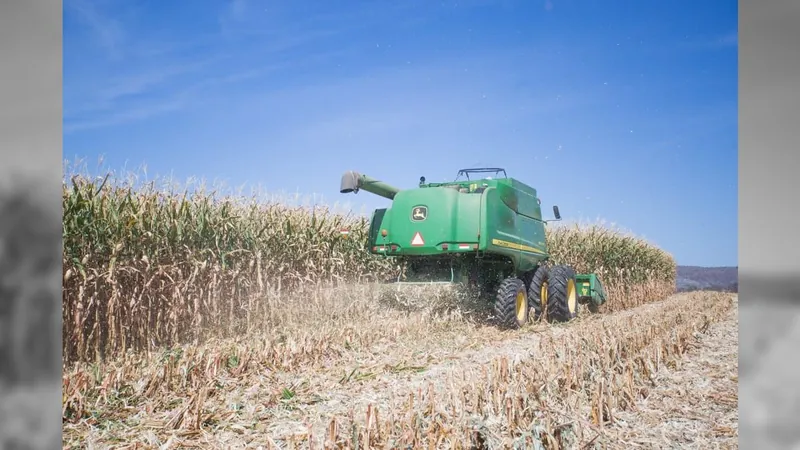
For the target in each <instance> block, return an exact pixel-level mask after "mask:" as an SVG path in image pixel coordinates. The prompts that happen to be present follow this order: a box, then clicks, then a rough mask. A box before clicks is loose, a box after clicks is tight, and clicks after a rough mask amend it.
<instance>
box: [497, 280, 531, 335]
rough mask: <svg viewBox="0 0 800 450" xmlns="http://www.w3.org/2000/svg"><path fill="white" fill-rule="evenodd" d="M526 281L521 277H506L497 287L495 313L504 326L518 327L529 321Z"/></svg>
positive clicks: (500, 323)
mask: <svg viewBox="0 0 800 450" xmlns="http://www.w3.org/2000/svg"><path fill="white" fill-rule="evenodd" d="M526 291H527V290H526V289H525V283H524V282H523V281H522V280H520V279H519V278H515V277H511V278H506V279H505V280H503V281H502V282H501V283H500V286H499V288H498V289H497V298H496V299H495V302H494V315H495V317H496V318H497V321H498V322H499V325H500V326H501V327H503V328H511V329H517V328H520V327H522V326H523V325H525V324H526V323H527V322H528V315H529V311H528V309H529V305H528V293H527V292H526Z"/></svg>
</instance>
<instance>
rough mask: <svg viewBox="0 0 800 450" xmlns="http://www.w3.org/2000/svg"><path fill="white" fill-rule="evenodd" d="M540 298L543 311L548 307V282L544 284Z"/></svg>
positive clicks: (540, 291) (540, 290)
mask: <svg viewBox="0 0 800 450" xmlns="http://www.w3.org/2000/svg"><path fill="white" fill-rule="evenodd" d="M539 298H540V299H541V303H542V310H544V308H545V306H547V281H544V282H542V287H541V289H539Z"/></svg>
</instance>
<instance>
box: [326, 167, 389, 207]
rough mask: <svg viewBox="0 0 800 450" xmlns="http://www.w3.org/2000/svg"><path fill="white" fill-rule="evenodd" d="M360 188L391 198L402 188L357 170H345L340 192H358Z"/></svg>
mask: <svg viewBox="0 0 800 450" xmlns="http://www.w3.org/2000/svg"><path fill="white" fill-rule="evenodd" d="M360 190H364V191H367V192H371V193H373V194H375V195H379V196H381V197H383V198H388V199H389V200H393V199H394V196H395V195H397V193H398V192H400V189H398V188H396V187H394V186H390V185H388V184H386V183H384V182H382V181H378V180H376V179H374V178H370V177H368V176H366V175H361V174H360V173H358V172H356V171H353V170H348V171H347V172H345V173H344V175H342V183H341V185H340V187H339V192H341V193H342V194H349V193H351V192H353V193H358V191H360Z"/></svg>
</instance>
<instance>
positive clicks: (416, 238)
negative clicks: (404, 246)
mask: <svg viewBox="0 0 800 450" xmlns="http://www.w3.org/2000/svg"><path fill="white" fill-rule="evenodd" d="M411 245H412V246H413V247H419V246H421V245H425V240H424V239H422V235H421V234H419V231H417V234H415V235H414V239H411Z"/></svg>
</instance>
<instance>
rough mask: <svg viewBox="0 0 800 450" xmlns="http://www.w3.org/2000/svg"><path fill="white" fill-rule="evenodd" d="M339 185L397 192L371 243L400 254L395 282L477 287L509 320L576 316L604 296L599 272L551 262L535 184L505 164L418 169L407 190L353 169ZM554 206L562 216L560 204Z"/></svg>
mask: <svg viewBox="0 0 800 450" xmlns="http://www.w3.org/2000/svg"><path fill="white" fill-rule="evenodd" d="M487 174H492V175H493V176H488V175H487ZM501 174H502V176H499V175H501ZM339 190H340V192H341V193H343V194H344V193H357V192H359V191H360V190H364V191H367V192H370V193H373V194H375V195H379V196H381V197H384V198H386V199H388V200H391V202H392V203H391V205H390V206H388V207H386V208H379V209H376V210H375V211H374V212H373V213H372V218H371V221H370V227H369V233H368V238H367V250H368V251H369V252H371V253H373V254H375V255H381V256H384V257H391V258H397V259H398V260H399V262H400V263H401V267H402V274H401V275H400V277H399V278H398V280H397V283H425V284H430V283H444V284H451V285H452V284H455V285H461V286H469V287H472V288H476V289H477V290H478V292H480V293H481V294H484V295H488V296H491V297H492V298H493V299H494V312H495V317H496V319H497V320H498V321H499V322H500V323H501V324H503V325H505V326H508V327H511V328H517V327H520V326H522V325H524V324H525V323H526V322H528V320H529V317H530V316H531V315H533V317H535V318H538V317H540V316H545V317H547V318H548V320H558V321H564V320H570V319H573V318H575V317H577V314H578V305H579V304H580V303H586V304H588V305H589V306H590V309H594V308H595V307H598V306H599V305H601V304H602V303H604V302H605V293H604V291H603V289H602V285H601V284H600V282H599V280H598V279H597V277H596V276H595V275H594V274H585V275H584V274H576V273H575V271H574V270H573V269H572V268H571V267H570V266H568V265H563V264H562V265H550V264H548V262H549V260H550V254H549V252H548V248H547V241H546V237H545V225H546V223H547V222H548V221H547V220H545V219H543V218H542V211H541V201H540V200H539V198H538V196H537V192H536V190H535V189H534V188H532V187H530V186H528V185H526V184H524V183H522V182H520V181H519V180H516V179H514V178H511V177H508V175H507V173H506V171H505V169H502V168H494V167H489V168H474V169H462V170H459V171H458V176H457V177H456V179H455V180H454V181H452V182H445V183H427V182H426V180H425V177H420V182H419V185H418V187H416V188H413V189H406V190H401V189H398V188H396V187H393V186H390V185H388V184H386V183H384V182H382V181H379V180H377V179H374V178H371V177H368V176H366V175H362V174H360V173H358V172H354V171H348V172H345V173H344V175H342V179H341V185H340V189H339ZM553 214H554V216H555V220H560V219H561V214H560V212H559V210H558V207H557V206H554V207H553Z"/></svg>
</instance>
